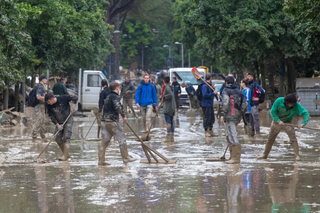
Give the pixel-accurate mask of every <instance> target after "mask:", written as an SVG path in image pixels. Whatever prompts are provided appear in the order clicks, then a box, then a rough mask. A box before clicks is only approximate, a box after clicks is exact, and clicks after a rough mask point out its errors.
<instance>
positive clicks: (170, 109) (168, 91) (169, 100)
mask: <svg viewBox="0 0 320 213" xmlns="http://www.w3.org/2000/svg"><path fill="white" fill-rule="evenodd" d="M163 83H164V84H165V86H166V87H165V89H164V92H163V114H164V117H165V120H166V123H167V136H166V139H165V140H164V141H163V142H173V140H174V137H173V135H174V124H173V116H174V114H175V109H176V101H175V98H174V93H173V86H172V85H170V77H169V76H168V75H167V76H165V77H164V80H163Z"/></svg>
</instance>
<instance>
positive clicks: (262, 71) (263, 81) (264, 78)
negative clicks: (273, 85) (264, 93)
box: [259, 62, 267, 89]
mask: <svg viewBox="0 0 320 213" xmlns="http://www.w3.org/2000/svg"><path fill="white" fill-rule="evenodd" d="M259 67H260V73H261V86H262V88H263V89H266V88H267V84H266V71H265V65H264V63H263V62H260V63H259Z"/></svg>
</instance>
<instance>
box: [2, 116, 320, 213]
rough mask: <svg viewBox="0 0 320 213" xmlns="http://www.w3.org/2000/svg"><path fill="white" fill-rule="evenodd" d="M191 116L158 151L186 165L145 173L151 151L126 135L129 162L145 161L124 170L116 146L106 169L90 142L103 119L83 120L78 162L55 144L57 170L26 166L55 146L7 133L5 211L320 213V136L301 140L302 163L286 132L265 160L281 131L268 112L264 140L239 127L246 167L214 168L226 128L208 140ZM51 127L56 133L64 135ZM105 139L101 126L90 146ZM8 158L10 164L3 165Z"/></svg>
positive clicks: (20, 132)
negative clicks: (273, 135)
mask: <svg viewBox="0 0 320 213" xmlns="http://www.w3.org/2000/svg"><path fill="white" fill-rule="evenodd" d="M181 112H182V113H180V115H179V119H176V131H175V142H174V143H163V142H161V141H162V140H163V139H164V138H165V121H164V117H163V115H160V118H159V119H157V121H156V125H155V128H154V129H153V130H152V140H151V141H150V142H148V144H149V145H151V146H152V147H153V148H155V149H156V150H157V151H159V152H160V153H161V154H163V155H164V156H166V157H167V158H169V159H176V160H177V163H176V164H172V165H163V164H159V165H157V164H152V165H148V164H140V163H139V161H140V159H145V156H144V153H143V151H142V148H141V145H140V143H139V142H137V141H135V137H134V135H133V134H132V133H131V132H130V130H129V129H128V128H127V127H125V128H124V129H125V132H126V136H127V144H128V150H129V154H130V155H131V156H132V157H134V158H137V159H138V161H135V162H132V163H129V164H128V165H127V166H126V165H124V164H123V162H122V160H121V155H120V151H119V148H118V144H117V142H114V141H113V140H112V143H111V145H110V147H109V148H108V149H107V151H106V161H107V162H109V163H111V164H112V165H111V166H98V154H97V148H98V142H94V141H84V140H83V138H84V137H85V135H86V133H87V131H88V129H89V127H90V125H91V123H92V121H93V120H94V118H93V117H87V118H79V117H75V122H74V126H73V139H72V141H71V146H70V154H71V156H72V159H73V160H72V161H69V162H59V161H57V160H56V159H57V157H58V156H60V155H61V154H62V153H61V151H60V149H59V148H58V146H57V144H56V143H55V142H53V143H51V144H50V145H49V147H48V149H47V150H46V151H45V152H44V154H43V156H42V158H43V159H47V161H48V163H33V164H19V163H21V162H31V161H32V160H33V159H34V158H35V157H36V156H37V155H38V154H39V153H40V151H41V150H42V149H43V148H44V147H45V145H46V143H45V144H42V143H41V142H36V143H33V142H32V139H31V130H30V129H28V128H23V129H19V128H11V129H1V128H0V168H1V170H0V212H5V213H7V212H32V213H33V212H71V213H72V212H155V213H158V212H159V213H160V212H319V211H320V178H319V176H320V163H319V161H320V158H319V153H320V152H319V150H320V148H319V146H320V145H319V142H320V132H316V131H312V130H301V131H300V132H298V131H297V132H296V134H297V137H298V142H299V146H300V155H301V159H302V160H301V161H300V162H295V161H294V153H293V149H292V147H291V146H290V145H289V143H288V142H289V139H288V137H287V135H286V134H285V133H280V134H279V136H278V138H277V140H276V143H275V145H274V147H273V149H272V150H271V153H270V155H269V159H268V160H262V161H261V160H260V161H258V160H256V157H257V156H258V155H260V154H262V152H263V150H264V144H265V142H266V140H267V136H268V131H269V127H270V123H271V118H270V116H268V114H267V113H261V115H260V119H261V124H262V128H261V136H260V138H249V137H247V136H245V135H244V129H243V124H239V126H238V132H239V135H240V143H241V144H242V156H241V164H238V165H227V164H225V163H223V162H206V161H205V159H206V158H208V157H221V156H222V155H223V152H224V150H225V148H226V146H227V144H226V140H225V138H224V137H223V136H221V135H222V134H224V130H223V128H220V127H219V124H218V123H217V122H216V123H215V126H214V128H215V129H214V131H215V133H218V134H219V135H220V136H221V137H217V138H214V139H213V140H205V138H204V132H203V128H202V121H201V120H200V118H199V116H198V117H196V118H186V117H185V114H186V110H181ZM301 119H302V118H297V119H296V120H295V121H294V123H296V124H297V123H300V122H301ZM121 123H122V121H121ZM140 123H141V119H140V118H139V119H134V118H130V119H129V124H130V125H132V126H133V128H134V129H135V130H137V132H138V134H140V135H141V134H142V133H141V132H140V130H141V129H142V128H141V124H140ZM308 126H312V127H315V128H320V120H319V119H318V118H312V119H311V120H310V121H309V124H308ZM47 127H48V132H51V133H53V131H54V126H53V125H51V124H50V125H48V126H47ZM96 132H97V125H96V124H95V125H94V126H93V128H92V130H91V133H90V134H89V138H94V137H96ZM51 133H47V135H48V136H50V135H52V134H51ZM228 155H229V154H227V156H228ZM6 156H8V160H7V162H9V164H2V162H3V161H4V160H5V157H6ZM15 162H18V163H15Z"/></svg>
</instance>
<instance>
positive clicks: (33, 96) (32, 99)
mask: <svg viewBox="0 0 320 213" xmlns="http://www.w3.org/2000/svg"><path fill="white" fill-rule="evenodd" d="M37 89H38V86H36V87H35V88H33V89H32V90H31V92H30V93H29V100H28V103H29V106H31V107H35V106H36V105H37V104H38V103H39V100H38V99H37Z"/></svg>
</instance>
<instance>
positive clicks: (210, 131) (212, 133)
mask: <svg viewBox="0 0 320 213" xmlns="http://www.w3.org/2000/svg"><path fill="white" fill-rule="evenodd" d="M209 133H210V135H211V137H216V136H218V135H216V134H214V132H213V130H212V128H209Z"/></svg>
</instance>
